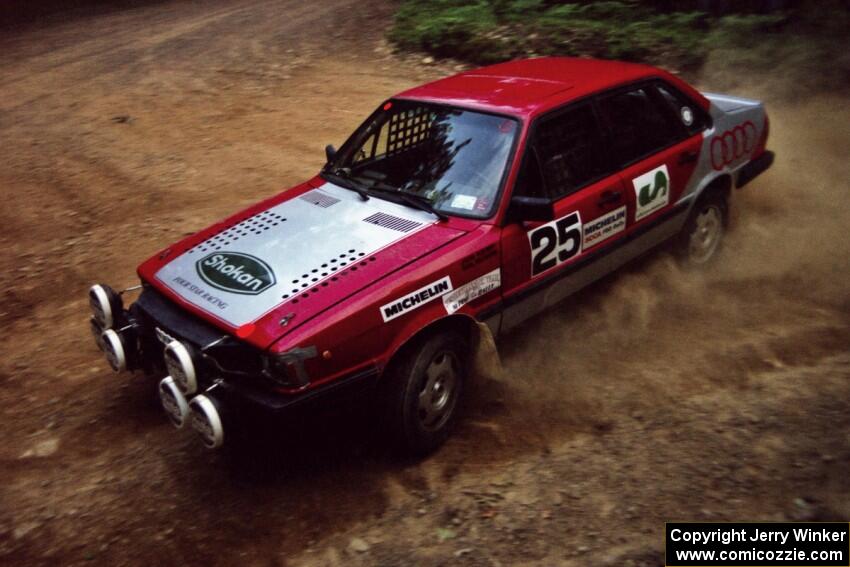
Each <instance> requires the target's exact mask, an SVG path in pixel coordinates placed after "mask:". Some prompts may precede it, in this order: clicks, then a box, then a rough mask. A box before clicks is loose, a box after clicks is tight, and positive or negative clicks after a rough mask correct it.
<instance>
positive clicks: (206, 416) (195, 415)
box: [189, 394, 224, 449]
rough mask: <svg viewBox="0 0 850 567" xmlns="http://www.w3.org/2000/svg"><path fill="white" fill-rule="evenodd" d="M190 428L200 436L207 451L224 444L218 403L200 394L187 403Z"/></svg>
mask: <svg viewBox="0 0 850 567" xmlns="http://www.w3.org/2000/svg"><path fill="white" fill-rule="evenodd" d="M189 411H190V412H191V420H192V428H193V429H194V430H195V431H197V432H198V434H200V436H201V440H202V441H203V442H204V445H206V446H207V448H209V449H216V448H218V447H221V445H222V443H224V428H223V427H222V425H221V414H220V413H219V407H218V401H217V400H216V399H215V398H213V397H211V396H205V395H204V394H201V395H199V396H195V397H194V398H192V401H190V402H189Z"/></svg>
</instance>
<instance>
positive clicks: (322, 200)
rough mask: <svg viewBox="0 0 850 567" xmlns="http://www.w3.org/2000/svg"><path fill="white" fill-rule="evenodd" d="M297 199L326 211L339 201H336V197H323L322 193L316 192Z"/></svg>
mask: <svg viewBox="0 0 850 567" xmlns="http://www.w3.org/2000/svg"><path fill="white" fill-rule="evenodd" d="M298 198H299V199H301V200H302V201H307V202H308V203H312V204H314V205H316V206H317V207H322V208H323V209H327V208H328V207H330V206H332V205H336V204H337V203H339V199H337V198H336V197H331V196H330V195H325V194H324V193H320V192H318V191H310V192H309V193H306V194H304V195H301V196H300V197H298Z"/></svg>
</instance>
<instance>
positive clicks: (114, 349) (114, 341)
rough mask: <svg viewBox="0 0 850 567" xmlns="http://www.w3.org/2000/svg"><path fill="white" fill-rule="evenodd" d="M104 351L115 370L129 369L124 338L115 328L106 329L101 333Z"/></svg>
mask: <svg viewBox="0 0 850 567" xmlns="http://www.w3.org/2000/svg"><path fill="white" fill-rule="evenodd" d="M101 341H102V342H103V352H104V354H105V355H106V360H107V362H109V366H111V367H112V370H114V371H115V372H123V371H124V370H127V354H126V349H125V348H124V339H122V338H121V335H119V334H118V333H116V332H115V330H114V329H106V330H105V331H104V332H103V334H102V335H101Z"/></svg>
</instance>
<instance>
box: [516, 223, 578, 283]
mask: <svg viewBox="0 0 850 567" xmlns="http://www.w3.org/2000/svg"><path fill="white" fill-rule="evenodd" d="M528 244H529V245H530V246H531V276H532V277H534V276H536V275H538V274H542V273H543V272H545V271H548V270H551V269H552V268H554V267H555V266H557V265H558V264H561V263H563V262H566V261H567V260H569V259H570V258H572V257H573V256H575V255H576V254H578V253H579V252H580V251H581V215H580V214H579V212H578V211H574V212H572V213H570V214H568V215H566V216H564V217H561V218H559V219H556V220H553V221H551V222H548V223H546V224H543V225H540V226H538V227H537V228H535V229H534V230H531V231H529V233H528Z"/></svg>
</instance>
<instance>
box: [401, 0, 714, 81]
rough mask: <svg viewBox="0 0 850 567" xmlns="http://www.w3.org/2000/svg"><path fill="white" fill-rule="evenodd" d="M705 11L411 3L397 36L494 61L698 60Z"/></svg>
mask: <svg viewBox="0 0 850 567" xmlns="http://www.w3.org/2000/svg"><path fill="white" fill-rule="evenodd" d="M707 31H708V30H707V26H706V25H705V17H704V15H703V14H701V13H698V12H673V13H668V14H664V13H658V12H656V11H655V10H654V9H652V8H649V7H647V6H645V5H643V4H642V3H641V2H638V1H636V0H609V1H603V2H592V3H579V2H573V3H567V4H556V3H552V2H547V1H546V0H491V1H483V0H482V1H479V2H475V3H472V4H468V3H464V2H457V1H451V0H426V1H411V0H408V1H405V2H403V3H402V5H401V8H400V9H399V11H398V13H397V15H396V19H395V24H394V26H393V28H392V31H391V32H390V39H391V41H393V42H394V43H395V44H396V45H397V46H398V47H400V48H402V49H406V50H421V51H426V52H429V53H433V54H434V55H437V56H439V57H455V58H459V59H465V60H468V61H471V62H474V63H490V62H493V61H501V60H505V59H511V58H514V57H522V56H530V55H574V56H593V57H605V58H616V59H628V60H633V61H646V60H650V59H652V60H658V58H659V57H663V58H664V59H665V60H668V61H669V62H670V63H671V64H674V65H686V66H687V65H694V64H697V63H698V62H699V61H700V59H701V57H702V51H703V50H702V43H703V41H704V39H705V37H706V34H707Z"/></svg>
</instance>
